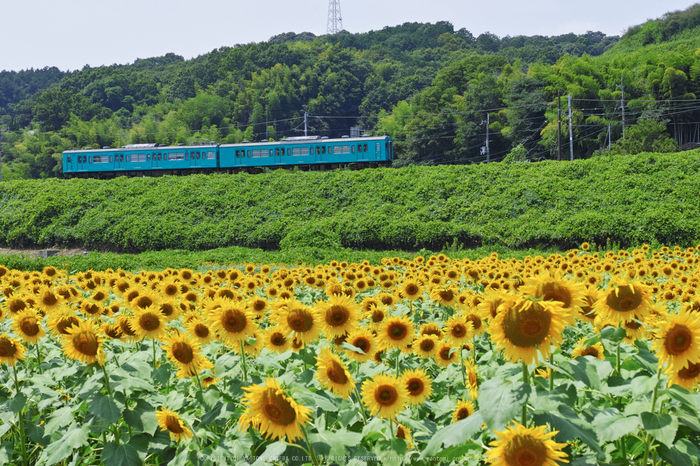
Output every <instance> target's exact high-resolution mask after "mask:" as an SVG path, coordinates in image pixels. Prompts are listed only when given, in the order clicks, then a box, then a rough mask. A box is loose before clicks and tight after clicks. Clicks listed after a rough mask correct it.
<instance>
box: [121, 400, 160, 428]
mask: <svg viewBox="0 0 700 466" xmlns="http://www.w3.org/2000/svg"><path fill="white" fill-rule="evenodd" d="M123 416H124V422H126V423H127V424H129V425H130V426H131V427H133V428H134V429H136V430H137V431H140V432H146V433H148V434H150V435H153V433H154V432H155V430H156V428H157V427H158V420H157V419H156V408H155V407H154V406H153V405H151V404H150V403H148V402H147V401H146V400H144V399H142V398H139V399H137V400H136V406H134V408H133V409H127V410H124V413H123Z"/></svg>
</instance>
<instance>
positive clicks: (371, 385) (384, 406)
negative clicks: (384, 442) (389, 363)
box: [362, 374, 409, 421]
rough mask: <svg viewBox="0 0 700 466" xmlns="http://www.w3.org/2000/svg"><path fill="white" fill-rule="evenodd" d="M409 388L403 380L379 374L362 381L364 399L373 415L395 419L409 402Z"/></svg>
mask: <svg viewBox="0 0 700 466" xmlns="http://www.w3.org/2000/svg"><path fill="white" fill-rule="evenodd" d="M408 397H409V394H408V389H407V388H406V386H405V385H404V384H403V383H401V380H399V379H397V378H396V377H394V376H391V375H385V374H379V375H376V376H374V379H368V380H365V381H364V382H363V383H362V401H363V402H364V403H365V406H367V409H369V412H370V414H371V415H372V416H374V415H377V416H378V417H380V418H383V419H390V420H392V421H393V420H394V418H395V417H396V415H397V414H398V413H400V412H401V411H403V409H404V408H405V407H406V404H407V403H408Z"/></svg>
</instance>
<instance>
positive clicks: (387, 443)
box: [374, 438, 406, 466]
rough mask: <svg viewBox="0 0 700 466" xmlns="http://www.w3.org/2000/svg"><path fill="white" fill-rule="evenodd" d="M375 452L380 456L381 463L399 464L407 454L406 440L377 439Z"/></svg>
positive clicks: (397, 465)
mask: <svg viewBox="0 0 700 466" xmlns="http://www.w3.org/2000/svg"><path fill="white" fill-rule="evenodd" d="M374 453H375V455H377V456H378V457H379V458H380V461H379V463H380V464H388V465H396V466H399V465H400V464H401V463H403V460H404V456H405V455H406V441H405V440H404V439H401V438H393V439H391V440H377V443H376V444H375V445H374Z"/></svg>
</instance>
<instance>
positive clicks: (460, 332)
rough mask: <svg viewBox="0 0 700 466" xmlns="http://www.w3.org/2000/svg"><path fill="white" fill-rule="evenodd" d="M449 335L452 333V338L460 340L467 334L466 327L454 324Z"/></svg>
mask: <svg viewBox="0 0 700 466" xmlns="http://www.w3.org/2000/svg"><path fill="white" fill-rule="evenodd" d="M450 333H452V336H453V337H457V338H461V337H463V336H464V335H466V334H467V327H465V326H464V325H462V324H455V325H453V326H452V329H450Z"/></svg>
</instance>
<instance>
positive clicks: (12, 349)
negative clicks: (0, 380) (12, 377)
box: [0, 333, 27, 366]
mask: <svg viewBox="0 0 700 466" xmlns="http://www.w3.org/2000/svg"><path fill="white" fill-rule="evenodd" d="M25 351H27V348H26V347H25V346H24V345H23V344H22V343H20V342H19V340H16V339H14V338H12V337H8V336H7V334H5V333H3V334H2V336H0V362H2V363H5V364H7V365H8V366H14V365H15V363H16V362H17V361H22V360H23V359H24V353H25Z"/></svg>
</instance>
